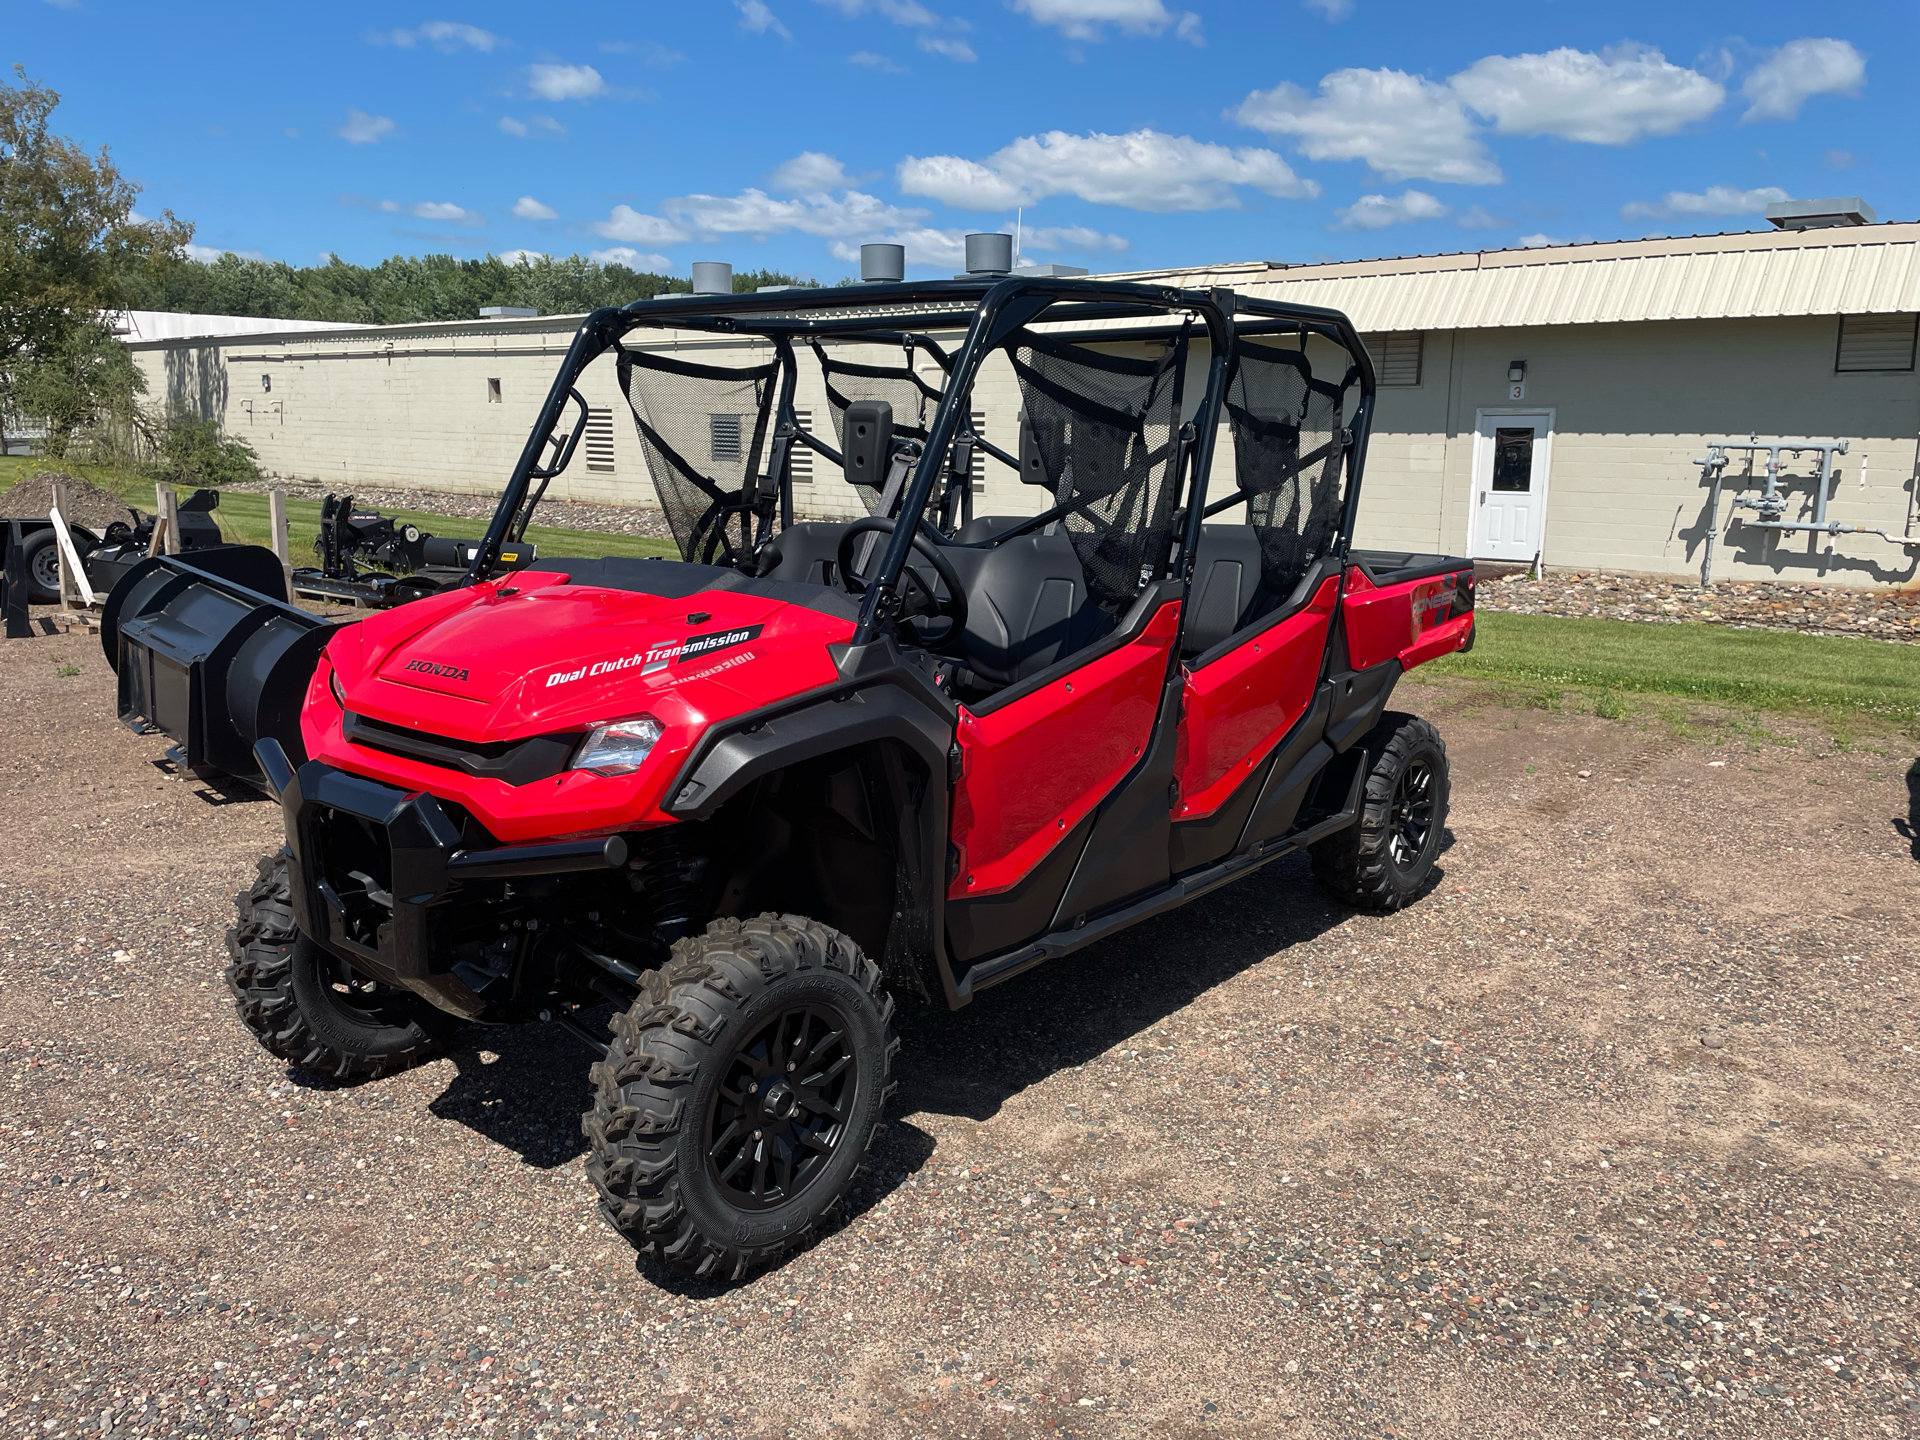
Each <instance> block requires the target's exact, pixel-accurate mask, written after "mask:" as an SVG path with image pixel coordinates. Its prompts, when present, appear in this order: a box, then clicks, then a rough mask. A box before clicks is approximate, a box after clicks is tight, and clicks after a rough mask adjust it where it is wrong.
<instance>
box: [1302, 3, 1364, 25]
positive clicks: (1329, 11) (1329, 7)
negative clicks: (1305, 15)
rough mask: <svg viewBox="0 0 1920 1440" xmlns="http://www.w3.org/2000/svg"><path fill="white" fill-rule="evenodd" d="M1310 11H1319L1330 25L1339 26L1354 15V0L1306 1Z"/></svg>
mask: <svg viewBox="0 0 1920 1440" xmlns="http://www.w3.org/2000/svg"><path fill="white" fill-rule="evenodd" d="M1306 5H1307V8H1308V9H1309V10H1318V11H1319V12H1320V13H1321V14H1322V15H1324V16H1326V17H1327V23H1328V24H1329V25H1337V24H1338V23H1339V22H1340V21H1342V20H1344V19H1346V18H1347V16H1349V15H1351V14H1352V13H1353V0H1306Z"/></svg>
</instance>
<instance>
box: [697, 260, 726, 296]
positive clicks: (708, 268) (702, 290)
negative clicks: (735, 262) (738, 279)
mask: <svg viewBox="0 0 1920 1440" xmlns="http://www.w3.org/2000/svg"><path fill="white" fill-rule="evenodd" d="M693 293H694V294H696V295H731V294H732V293H733V266H731V265H729V264H727V263H726V262H725V261H724V260H696V261H694V262H693Z"/></svg>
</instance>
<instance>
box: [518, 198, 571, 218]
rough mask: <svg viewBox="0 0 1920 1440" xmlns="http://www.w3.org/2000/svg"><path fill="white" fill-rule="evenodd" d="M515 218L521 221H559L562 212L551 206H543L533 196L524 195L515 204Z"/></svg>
mask: <svg viewBox="0 0 1920 1440" xmlns="http://www.w3.org/2000/svg"><path fill="white" fill-rule="evenodd" d="M513 213H514V218H515V219H519V220H558V219H559V218H560V212H559V211H558V210H556V209H554V208H553V207H552V206H551V205H542V204H541V203H540V202H539V201H538V200H536V199H534V198H533V196H531V195H522V196H521V197H520V198H519V199H518V200H516V201H514V202H513Z"/></svg>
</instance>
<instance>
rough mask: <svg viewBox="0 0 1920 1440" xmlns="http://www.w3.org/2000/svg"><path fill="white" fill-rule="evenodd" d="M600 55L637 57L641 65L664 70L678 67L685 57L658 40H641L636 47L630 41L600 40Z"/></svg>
mask: <svg viewBox="0 0 1920 1440" xmlns="http://www.w3.org/2000/svg"><path fill="white" fill-rule="evenodd" d="M600 53H601V54H602V55H638V56H639V57H640V63H641V64H642V65H651V66H653V67H654V68H655V69H662V70H664V69H665V68H666V67H668V66H669V65H679V64H681V63H683V62H684V61H685V60H686V58H687V57H686V56H685V55H683V54H681V52H680V51H678V50H675V49H674V48H673V47H672V46H669V45H662V44H661V43H660V42H659V41H658V40H643V41H641V42H640V43H639V44H638V45H636V44H634V43H633V42H632V41H631V40H602V41H601V42H600Z"/></svg>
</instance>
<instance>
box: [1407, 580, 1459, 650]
mask: <svg viewBox="0 0 1920 1440" xmlns="http://www.w3.org/2000/svg"><path fill="white" fill-rule="evenodd" d="M1422 592H1425V593H1422ZM1453 600H1454V589H1453V580H1452V578H1451V577H1449V578H1448V579H1446V580H1435V581H1432V582H1431V586H1430V587H1429V586H1428V585H1420V586H1416V587H1415V589H1414V592H1413V638H1414V639H1415V640H1418V639H1419V638H1420V637H1421V636H1422V635H1424V634H1426V632H1427V631H1429V630H1431V629H1432V628H1433V627H1434V626H1436V625H1438V624H1440V623H1441V622H1442V621H1445V620H1450V619H1452V618H1453Z"/></svg>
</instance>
